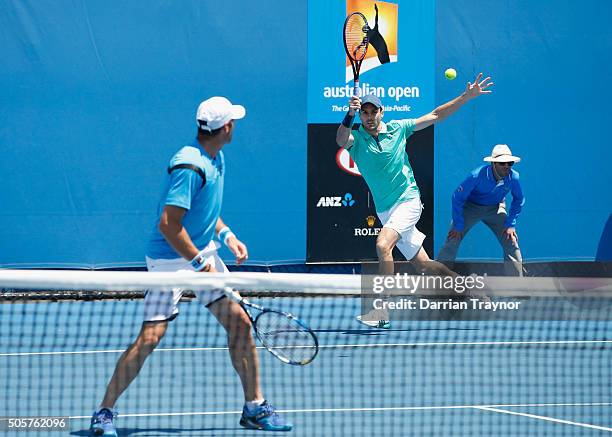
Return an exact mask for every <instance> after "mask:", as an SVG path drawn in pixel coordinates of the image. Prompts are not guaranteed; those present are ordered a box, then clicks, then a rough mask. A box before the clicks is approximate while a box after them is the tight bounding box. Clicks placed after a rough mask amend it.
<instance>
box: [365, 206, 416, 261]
mask: <svg viewBox="0 0 612 437" xmlns="http://www.w3.org/2000/svg"><path fill="white" fill-rule="evenodd" d="M422 211H423V204H422V203H421V199H420V198H418V197H417V198H415V199H410V200H407V201H405V202H402V203H398V204H397V205H395V206H394V207H392V208H391V209H388V210H386V211H383V212H378V213H377V215H378V218H379V219H380V221H381V223H382V224H383V228H390V229H393V230H394V231H395V232H397V233H398V234H399V235H400V239H399V240H398V242H397V248H398V249H399V250H400V252H402V254H403V255H404V256H405V257H406V259H407V260H408V261H410V260H411V259H412V258H414V257H415V256H416V254H417V253H418V252H419V250H420V249H421V246H423V241H424V240H425V234H423V233H422V232H421V231H419V230H418V229H417V227H416V224H417V223H418V221H419V219H420V218H421V212H422Z"/></svg>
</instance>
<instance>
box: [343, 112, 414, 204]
mask: <svg viewBox="0 0 612 437" xmlns="http://www.w3.org/2000/svg"><path fill="white" fill-rule="evenodd" d="M380 124H381V131H380V132H379V133H378V139H375V138H374V137H372V135H370V134H369V133H367V132H366V131H365V130H364V129H363V126H359V129H358V130H356V131H352V134H353V138H354V142H353V145H352V146H351V147H350V148H349V149H348V152H349V154H350V155H351V158H353V161H355V163H357V166H358V167H359V172H360V173H361V175H362V176H363V178H364V179H365V181H366V183H367V184H368V187H369V188H370V192H371V193H372V197H373V198H374V204H375V205H376V211H377V212H383V211H387V210H389V209H391V208H392V207H393V206H395V205H397V204H398V203H401V202H404V201H407V200H410V199H414V198H415V197H419V196H420V193H419V187H418V186H417V184H416V181H415V180H414V173H413V172H412V167H411V166H410V161H409V160H408V154H407V153H406V140H407V139H408V137H409V136H410V135H412V133H413V132H414V126H415V120H414V119H405V120H392V121H390V122H389V123H383V122H382V121H381V123H380Z"/></svg>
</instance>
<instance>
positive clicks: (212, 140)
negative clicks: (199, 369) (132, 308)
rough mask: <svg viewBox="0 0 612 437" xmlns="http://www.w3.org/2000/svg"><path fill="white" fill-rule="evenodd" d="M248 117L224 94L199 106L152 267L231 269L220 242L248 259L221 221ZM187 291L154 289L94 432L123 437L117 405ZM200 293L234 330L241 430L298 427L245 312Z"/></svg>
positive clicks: (150, 254) (158, 229) (172, 175)
mask: <svg viewBox="0 0 612 437" xmlns="http://www.w3.org/2000/svg"><path fill="white" fill-rule="evenodd" d="M245 114H246V110H245V108H244V107H243V106H241V105H234V104H232V103H231V102H230V101H229V100H228V99H226V98H225V97H211V98H210V99H207V100H205V101H203V102H202V103H201V104H200V106H199V107H198V112H197V114H196V123H197V125H198V133H197V136H196V138H194V139H193V141H192V142H191V144H188V145H186V146H185V147H183V148H181V149H180V150H179V151H178V152H177V153H176V154H175V155H174V156H173V157H172V158H171V159H170V162H169V163H168V168H167V175H166V178H165V184H164V190H163V193H162V197H161V201H160V202H159V206H158V211H157V219H156V221H155V226H154V227H153V230H152V232H151V235H150V237H149V243H148V247H147V252H146V261H147V270H149V271H158V272H180V271H194V270H195V271H198V272H227V271H228V269H227V267H226V266H225V264H224V263H223V261H222V260H221V258H220V257H219V255H218V254H217V249H218V247H219V246H218V244H217V243H216V241H215V240H214V238H215V237H216V238H217V239H218V240H220V241H222V242H223V243H224V244H225V245H226V246H227V247H228V249H229V250H230V251H231V252H232V253H233V254H234V255H235V256H236V262H237V263H238V264H240V263H242V262H243V261H245V260H246V259H247V258H248V252H247V247H246V245H245V244H244V243H242V242H241V241H240V240H238V238H237V237H236V235H235V234H234V233H233V232H232V231H231V230H230V228H229V227H228V226H227V225H226V224H225V223H224V222H223V220H221V216H220V214H221V204H222V198H223V185H224V179H225V158H224V155H223V151H222V150H221V149H222V148H223V146H225V145H226V144H228V143H230V142H231V141H232V136H233V133H234V128H235V121H236V120H239V119H241V118H243V117H244V116H245ZM183 291H184V290H182V289H173V290H172V292H169V291H162V290H148V291H147V294H146V296H145V299H144V318H143V323H142V328H141V330H140V333H139V334H138V337H137V338H136V340H134V342H133V343H132V344H131V345H130V346H129V347H128V349H127V350H126V351H125V352H124V353H123V354H122V355H121V357H120V358H119V361H118V362H117V365H116V367H115V372H114V374H113V376H112V377H111V380H110V382H109V383H108V386H107V388H106V392H105V394H104V398H103V400H102V402H101V404H100V407H99V408H98V409H97V410H96V411H95V412H94V414H93V416H92V418H91V426H90V432H91V435H93V436H106V437H116V436H117V430H116V426H115V418H116V416H117V412H116V410H115V408H114V407H115V403H116V401H117V399H118V398H119V396H121V394H122V393H123V392H124V391H125V390H126V389H127V388H128V386H129V385H130V384H131V383H132V381H133V380H134V379H135V378H136V376H137V375H138V373H139V372H140V369H141V368H142V366H143V364H144V363H145V360H146V359H147V357H148V356H149V355H151V353H152V352H153V350H154V349H155V348H156V347H157V345H158V344H159V342H160V340H161V339H162V337H163V336H164V334H165V333H166V330H167V329H168V325H169V323H170V322H171V321H172V320H174V319H175V318H176V317H177V316H178V315H179V309H178V307H179V302H180V300H181V296H182V295H183ZM196 295H197V297H198V300H199V301H200V303H201V304H202V305H204V306H205V307H206V308H208V310H209V311H210V312H211V313H212V314H213V315H214V316H215V317H216V319H217V320H218V321H219V323H220V324H221V325H222V326H223V327H224V328H225V330H226V331H227V341H228V349H229V353H230V358H231V362H232V364H233V366H234V369H235V370H236V372H237V373H238V376H239V377H240V382H241V383H242V389H243V391H244V400H245V403H244V408H243V410H242V417H241V418H240V425H242V426H243V427H245V428H249V429H259V430H266V431H289V430H291V428H292V425H291V424H290V423H287V422H285V421H284V420H283V419H282V418H281V417H280V416H279V415H278V414H277V413H276V411H275V409H274V407H273V406H272V405H271V404H270V403H268V402H267V401H266V400H265V398H264V397H263V394H262V390H261V387H260V383H259V359H258V356H257V350H256V348H255V342H254V339H253V336H252V334H251V322H250V320H249V318H248V316H247V315H246V313H245V312H244V311H243V309H242V308H241V307H240V305H238V304H237V303H235V302H233V301H231V300H230V299H227V298H225V295H224V294H223V293H221V292H219V291H202V292H197V293H196ZM194 365H197V363H194ZM210 379H211V381H212V380H213V379H214V378H212V377H211V378H210ZM170 383H171V381H169V382H166V384H170ZM160 387H163V385H161V386H160ZM158 395H159V396H163V395H164V393H163V390H161V389H160V390H159V391H158Z"/></svg>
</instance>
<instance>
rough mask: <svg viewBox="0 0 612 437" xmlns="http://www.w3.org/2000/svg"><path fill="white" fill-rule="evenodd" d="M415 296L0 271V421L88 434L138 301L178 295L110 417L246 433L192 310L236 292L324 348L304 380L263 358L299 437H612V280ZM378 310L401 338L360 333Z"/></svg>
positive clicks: (183, 277) (367, 282)
mask: <svg viewBox="0 0 612 437" xmlns="http://www.w3.org/2000/svg"><path fill="white" fill-rule="evenodd" d="M421 278H422V277H421ZM476 279H477V278H476ZM414 280H417V281H419V279H418V277H417V278H416V279H415V278H414V276H408V277H405V276H399V275H398V276H395V277H392V278H391V279H389V280H388V281H387V282H386V284H385V283H384V279H380V278H377V277H376V276H375V275H341V274H339V275H325V274H276V273H230V274H225V275H223V274H196V273H194V274H179V273H148V272H97V271H95V272H89V271H44V270H42V271H16V270H4V271H1V270H0V323H1V326H2V336H1V337H0V387H1V393H0V417H4V418H32V417H40V418H49V417H67V418H69V427H68V428H65V429H64V430H65V432H66V433H67V434H72V435H87V428H88V424H89V422H88V421H89V417H90V416H91V413H92V411H93V410H94V409H95V408H97V407H98V406H99V404H100V403H101V401H102V397H103V395H104V392H105V389H106V386H107V384H108V382H109V379H110V378H111V375H112V374H113V371H114V369H115V364H116V363H117V360H118V359H119V357H120V356H121V354H122V353H123V351H124V350H125V349H126V348H127V347H128V346H129V345H130V343H131V342H132V341H133V340H134V339H135V337H136V335H137V334H138V332H139V330H140V328H141V324H142V321H143V314H144V311H143V306H144V303H143V299H144V296H145V291H146V290H150V289H160V290H164V292H165V293H170V292H171V290H172V289H174V288H182V289H185V290H189V291H187V292H186V293H185V294H184V295H183V297H182V299H181V302H180V303H179V304H178V307H179V310H180V316H179V317H178V318H176V320H173V321H172V322H171V323H170V324H169V328H168V331H167V333H166V335H165V336H164V338H163V339H162V341H161V343H160V344H159V346H158V347H157V348H156V349H155V352H153V353H152V354H151V355H150V356H149V358H148V359H147V361H146V363H145V364H144V366H143V368H142V370H141V372H140V374H139V375H138V377H137V378H136V379H135V380H134V381H133V382H132V384H131V385H130V386H129V387H128V388H127V390H126V391H125V392H124V393H123V395H122V396H121V397H120V398H119V400H118V401H117V404H116V407H117V409H118V411H119V418H118V420H117V426H118V429H119V434H120V435H122V434H123V435H131V434H135V435H181V436H182V435H249V431H246V430H242V429H241V428H240V427H239V426H238V419H239V418H240V412H241V409H242V405H243V401H244V396H243V392H242V388H241V384H240V380H239V378H238V376H237V374H236V372H235V371H234V370H233V368H232V364H231V361H230V356H229V353H228V347H227V337H226V334H225V332H224V330H223V328H222V327H221V326H220V325H219V323H218V322H217V320H216V319H215V317H213V316H212V315H211V314H210V312H209V311H207V310H206V309H205V308H204V307H203V306H202V305H200V304H199V303H198V302H197V300H198V299H197V298H196V295H195V292H200V291H202V292H203V293H204V294H206V293H214V292H218V290H221V289H225V288H231V289H234V290H239V291H240V293H241V294H242V295H243V296H246V297H247V298H248V299H249V300H250V301H251V302H254V303H257V304H259V305H262V306H264V307H267V308H272V309H277V310H281V311H288V312H290V313H292V314H295V315H296V316H298V317H299V318H300V319H302V320H303V321H304V322H305V323H306V324H308V325H309V326H310V327H311V328H312V330H313V331H314V333H315V335H316V337H317V338H318V342H319V353H318V355H317V357H316V358H315V359H314V361H313V362H312V363H310V364H308V365H306V366H290V365H286V364H283V363H282V362H280V361H279V360H277V359H276V358H275V357H274V356H273V355H272V354H269V353H268V352H267V351H266V350H265V349H263V348H262V347H261V345H260V343H257V346H258V354H259V361H260V376H261V378H260V379H261V386H262V389H263V394H264V396H265V397H266V398H267V399H268V400H269V401H270V402H272V403H273V404H274V405H275V406H276V407H277V408H278V410H279V411H280V414H282V415H283V417H284V418H286V419H287V420H289V421H290V422H292V423H293V424H294V425H295V427H294V430H293V431H292V435H308V436H312V435H317V436H318V435H372V434H380V435H389V436H395V435H397V436H400V435H401V436H404V435H420V436H423V435H432V436H433V435H435V436H447V435H457V436H468V435H469V436H474V435H501V436H504V435H567V436H570V435H571V436H576V435H593V433H597V432H601V433H606V432H610V431H612V414H611V413H612V321H611V320H610V319H611V317H612V316H611V315H610V313H611V311H610V310H611V309H612V297H611V296H612V281H610V279H608V278H603V279H602V278H484V279H483V284H484V285H485V287H483V290H482V291H480V292H479V293H461V295H455V294H453V293H454V292H455V290H456V289H457V283H456V282H453V284H452V290H451V291H452V292H449V290H448V288H447V287H446V286H445V284H444V283H440V282H435V283H434V282H432V283H431V284H430V285H431V286H429V285H427V286H425V285H426V283H425V282H420V283H419V284H420V285H419V287H417V288H418V291H415V290H414V288H415V287H411V286H409V285H407V284H410V282H409V281H414ZM420 281H424V279H420ZM414 283H415V282H412V284H414ZM376 284H378V285H382V286H384V290H376V289H375V288H376V287H375V285H376ZM432 284H433V285H432ZM375 302H376V303H375ZM410 302H413V304H411V303H410ZM423 302H427V303H428V304H424V303H423ZM502 303H505V304H506V305H504V306H503V308H502V307H501V304H502ZM463 304H465V307H464V306H463ZM374 305H378V306H385V308H386V309H388V310H389V311H388V318H389V319H390V323H391V327H390V329H374V328H369V327H367V326H364V325H362V324H359V323H357V322H356V321H355V316H357V315H360V314H366V313H367V312H369V311H370V310H372V309H375V308H377V307H374ZM495 305H497V307H495ZM411 306H414V308H410V307H411ZM515 306H516V308H514V307H515ZM494 308H495V309H494ZM374 320H376V317H375V318H374ZM1 422H2V425H1V426H2V427H4V428H0V429H2V430H3V431H9V429H8V421H7V420H3V421H1ZM9 435H10V432H9ZM16 435H24V434H23V433H22V432H20V433H19V434H16ZM38 435H39V434H38Z"/></svg>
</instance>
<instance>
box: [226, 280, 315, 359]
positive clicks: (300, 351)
mask: <svg viewBox="0 0 612 437" xmlns="http://www.w3.org/2000/svg"><path fill="white" fill-rule="evenodd" d="M223 291H224V293H225V295H226V296H227V297H228V298H229V299H231V300H233V301H234V302H237V303H238V304H240V306H241V307H242V309H243V310H244V311H245V312H246V313H247V315H248V316H249V319H251V323H252V324H253V329H254V331H255V335H256V336H257V338H258V339H259V341H260V342H261V344H262V345H263V346H264V347H265V348H266V349H267V350H268V351H269V352H270V353H272V355H274V356H275V357H276V358H278V359H279V360H281V361H282V362H283V363H286V364H293V365H296V366H304V365H306V364H308V363H310V362H312V360H314V359H315V357H316V356H317V353H318V352H319V341H318V340H317V336H316V335H315V334H314V332H312V329H310V328H309V327H308V326H307V325H306V324H305V323H304V322H302V321H301V320H300V319H298V318H297V317H295V316H294V315H293V314H289V313H285V312H282V311H276V310H271V309H267V308H264V307H262V306H260V305H257V304H254V303H251V302H249V301H248V300H246V299H245V298H243V297H242V296H240V295H239V294H238V293H237V292H236V291H234V290H233V289H231V288H229V287H226V288H224V290H223ZM250 310H256V311H259V314H258V315H257V317H255V318H253V316H252V314H251V311H250Z"/></svg>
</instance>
